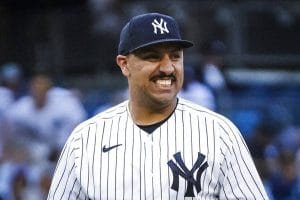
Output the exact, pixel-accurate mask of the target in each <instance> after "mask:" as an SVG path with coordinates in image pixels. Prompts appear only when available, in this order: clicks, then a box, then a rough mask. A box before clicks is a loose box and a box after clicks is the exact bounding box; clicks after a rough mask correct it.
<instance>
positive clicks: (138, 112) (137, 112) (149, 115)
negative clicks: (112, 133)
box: [128, 99, 177, 125]
mask: <svg viewBox="0 0 300 200" xmlns="http://www.w3.org/2000/svg"><path fill="white" fill-rule="evenodd" d="M176 105H177V99H176V100H175V101H174V102H172V103H170V104H169V105H166V106H164V107H159V108H156V109H155V108H153V107H152V106H145V105H140V104H137V102H135V101H132V100H129V103H128V107H129V112H130V115H131V117H132V120H133V121H134V123H136V124H137V125H151V124H155V123H157V122H160V121H163V120H164V119H166V118H167V117H169V116H170V114H171V113H172V112H173V111H174V110H175V108H176Z"/></svg>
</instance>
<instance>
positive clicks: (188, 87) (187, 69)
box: [178, 65, 216, 110]
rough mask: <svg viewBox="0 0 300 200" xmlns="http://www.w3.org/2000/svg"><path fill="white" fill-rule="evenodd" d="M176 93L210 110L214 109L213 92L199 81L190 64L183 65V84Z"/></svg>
mask: <svg viewBox="0 0 300 200" xmlns="http://www.w3.org/2000/svg"><path fill="white" fill-rule="evenodd" d="M178 95H179V96H180V97H182V98H185V99H187V100H190V101H193V102H195V103H197V104H199V105H201V106H204V107H206V108H209V109H210V110H216V102H215V96H214V93H213V92H212V90H211V89H210V88H209V87H207V85H205V84H203V83H201V82H200V81H199V79H198V78H197V75H196V72H195V70H194V67H193V66H192V65H185V66H184V80H183V86H182V89H181V91H180V92H179V94H178Z"/></svg>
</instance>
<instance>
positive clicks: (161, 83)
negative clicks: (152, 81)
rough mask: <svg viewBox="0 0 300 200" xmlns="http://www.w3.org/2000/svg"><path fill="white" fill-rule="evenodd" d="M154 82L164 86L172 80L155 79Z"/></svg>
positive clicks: (168, 84)
mask: <svg viewBox="0 0 300 200" xmlns="http://www.w3.org/2000/svg"><path fill="white" fill-rule="evenodd" d="M156 83H157V84H159V85H161V86H165V87H166V86H170V85H171V84H172V80H157V81H156Z"/></svg>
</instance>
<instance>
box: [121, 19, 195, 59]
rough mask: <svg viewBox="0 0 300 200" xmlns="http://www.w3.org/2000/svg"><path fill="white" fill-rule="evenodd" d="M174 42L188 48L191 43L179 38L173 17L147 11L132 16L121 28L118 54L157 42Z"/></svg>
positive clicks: (125, 53)
mask: <svg viewBox="0 0 300 200" xmlns="http://www.w3.org/2000/svg"><path fill="white" fill-rule="evenodd" d="M166 42H168V43H176V44H179V45H180V46H182V48H189V47H191V46H193V43H192V42H190V41H188V40H183V39H181V36H180V31H179V27H178V24H177V22H176V21H175V19H174V18H172V17H170V16H168V15H163V14H160V13H147V14H142V15H138V16H135V17H133V18H132V19H131V20H130V21H129V22H128V23H127V24H126V25H125V26H124V27H123V29H122V31H121V34H120V43H119V47H118V54H120V55H127V54H129V53H131V52H133V51H135V50H137V49H140V48H143V47H147V46H149V45H153V44H159V43H166Z"/></svg>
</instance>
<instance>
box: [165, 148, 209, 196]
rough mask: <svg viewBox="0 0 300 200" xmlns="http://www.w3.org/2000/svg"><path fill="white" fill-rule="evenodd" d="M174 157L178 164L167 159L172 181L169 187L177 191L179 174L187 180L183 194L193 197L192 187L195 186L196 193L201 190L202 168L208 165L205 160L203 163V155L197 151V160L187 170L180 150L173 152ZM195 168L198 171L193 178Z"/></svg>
mask: <svg viewBox="0 0 300 200" xmlns="http://www.w3.org/2000/svg"><path fill="white" fill-rule="evenodd" d="M174 158H175V160H176V162H177V163H178V165H179V166H178V165H177V164H175V163H174V162H173V161H172V160H169V162H168V165H169V167H170V168H171V170H172V173H173V183H172V186H171V188H172V189H173V190H175V191H177V192H178V188H179V176H181V177H182V178H184V179H185V180H186V181H187V189H186V192H185V195H184V196H185V197H195V195H194V191H193V188H194V187H195V188H196V191H197V193H199V192H200V191H201V183H200V179H201V175H202V173H203V172H204V170H205V169H206V168H207V167H208V164H207V161H205V163H203V161H204V159H205V156H204V155H203V154H201V153H199V152H198V158H197V161H196V162H195V164H194V166H193V167H192V169H191V170H189V169H188V168H187V167H186V165H185V164H184V162H183V160H182V157H181V153H180V152H178V153H176V154H174ZM196 170H198V172H197V175H196V179H195V178H194V173H195V172H196Z"/></svg>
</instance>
